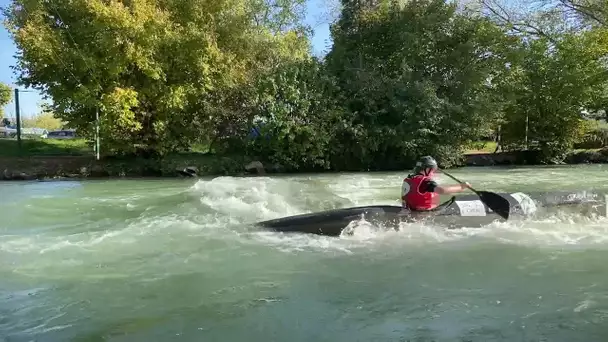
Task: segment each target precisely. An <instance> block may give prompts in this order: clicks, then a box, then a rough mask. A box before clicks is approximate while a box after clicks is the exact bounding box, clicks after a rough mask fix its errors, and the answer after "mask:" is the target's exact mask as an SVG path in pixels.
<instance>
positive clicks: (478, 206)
mask: <svg viewBox="0 0 608 342" xmlns="http://www.w3.org/2000/svg"><path fill="white" fill-rule="evenodd" d="M456 205H457V206H458V208H460V216H486V206H485V205H484V204H483V202H482V201H480V200H475V201H456Z"/></svg>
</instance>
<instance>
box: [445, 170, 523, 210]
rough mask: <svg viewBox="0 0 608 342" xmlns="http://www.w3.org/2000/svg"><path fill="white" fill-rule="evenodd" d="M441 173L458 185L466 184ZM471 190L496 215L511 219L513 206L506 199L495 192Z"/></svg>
mask: <svg viewBox="0 0 608 342" xmlns="http://www.w3.org/2000/svg"><path fill="white" fill-rule="evenodd" d="M441 172H443V174H444V175H446V176H448V177H450V178H452V179H453V180H455V181H457V182H458V183H464V182H461V181H460V180H458V178H456V177H454V176H452V175H451V174H449V173H447V172H445V171H443V170H441ZM469 189H471V190H472V191H473V192H474V193H475V194H476V195H477V196H479V199H481V201H482V202H483V203H484V204H485V205H487V206H488V207H489V208H490V209H492V211H494V212H495V213H497V214H498V215H500V216H501V217H502V218H504V219H505V220H508V219H509V211H510V208H511V204H509V201H508V200H507V199H506V198H504V197H502V196H500V195H499V194H497V193H494V192H489V191H477V190H475V189H473V188H469Z"/></svg>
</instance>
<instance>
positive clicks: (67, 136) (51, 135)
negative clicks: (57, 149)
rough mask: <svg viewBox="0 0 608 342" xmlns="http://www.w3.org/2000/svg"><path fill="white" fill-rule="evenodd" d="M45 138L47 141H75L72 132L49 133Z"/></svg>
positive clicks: (74, 133) (74, 134) (74, 135)
mask: <svg viewBox="0 0 608 342" xmlns="http://www.w3.org/2000/svg"><path fill="white" fill-rule="evenodd" d="M46 137H47V139H75V138H76V132H75V131H72V130H60V131H51V132H48V134H47V135H46Z"/></svg>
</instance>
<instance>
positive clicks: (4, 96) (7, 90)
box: [0, 82, 13, 118]
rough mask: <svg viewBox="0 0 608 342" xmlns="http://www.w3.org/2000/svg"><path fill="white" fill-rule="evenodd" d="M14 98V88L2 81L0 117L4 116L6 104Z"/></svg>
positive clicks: (0, 88)
mask: <svg viewBox="0 0 608 342" xmlns="http://www.w3.org/2000/svg"><path fill="white" fill-rule="evenodd" d="M12 99H13V89H12V88H11V87H10V86H9V85H8V84H4V83H2V82H0V118H2V117H4V106H6V105H7V104H8V103H9V102H11V100H12Z"/></svg>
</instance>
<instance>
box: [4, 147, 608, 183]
mask: <svg viewBox="0 0 608 342" xmlns="http://www.w3.org/2000/svg"><path fill="white" fill-rule="evenodd" d="M585 163H608V149H603V150H583V151H574V152H572V153H571V154H570V155H569V156H568V157H567V158H566V160H565V161H564V164H585ZM499 165H539V163H536V162H535V153H534V152H504V153H475V154H468V155H465V158H464V162H463V164H462V165H461V166H499ZM353 171H355V170H353ZM282 172H284V170H282V169H281V167H280V166H278V165H273V166H270V167H269V166H268V165H264V164H263V163H261V162H259V161H256V160H253V159H252V158H248V157H244V156H216V155H211V154H200V153H184V154H177V155H171V156H167V157H165V158H163V159H162V160H157V159H146V158H122V159H121V158H105V159H103V160H100V161H97V160H95V159H94V158H93V157H92V156H90V155H89V156H86V155H85V156H82V155H81V156H78V155H65V156H60V155H46V156H26V157H14V156H13V157H11V156H3V157H0V180H35V179H40V180H44V179H65V178H68V179H72V178H133V177H135V178H137V177H191V176H220V175H237V176H242V175H247V174H264V173H270V174H272V173H282Z"/></svg>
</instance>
